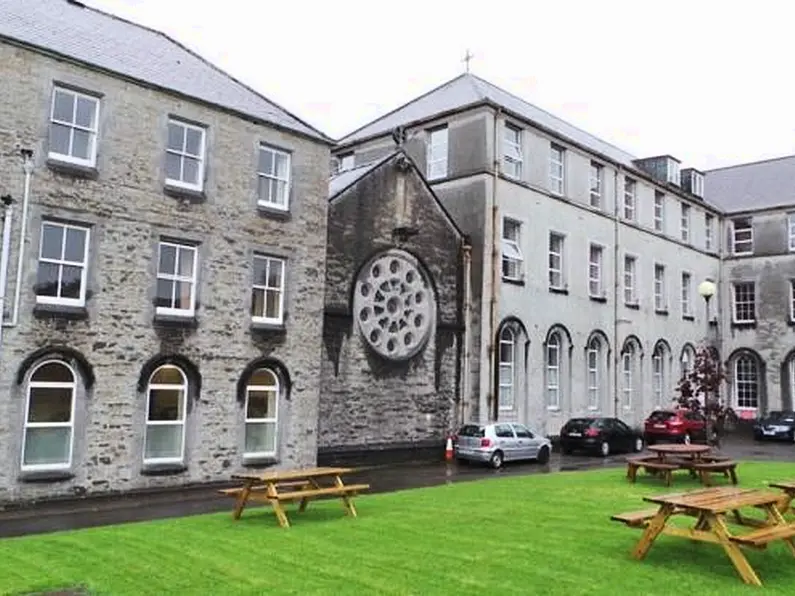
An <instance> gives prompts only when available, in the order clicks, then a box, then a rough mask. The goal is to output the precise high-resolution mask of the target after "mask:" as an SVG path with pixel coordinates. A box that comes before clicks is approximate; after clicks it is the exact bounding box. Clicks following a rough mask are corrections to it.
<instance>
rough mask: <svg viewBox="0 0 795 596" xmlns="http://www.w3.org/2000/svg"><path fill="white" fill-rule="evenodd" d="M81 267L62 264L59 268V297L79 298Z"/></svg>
mask: <svg viewBox="0 0 795 596" xmlns="http://www.w3.org/2000/svg"><path fill="white" fill-rule="evenodd" d="M82 276H83V268H82V267H73V266H71V265H64V266H63V267H62V268H61V297H63V298H80V288H81V286H82V279H83V278H82Z"/></svg>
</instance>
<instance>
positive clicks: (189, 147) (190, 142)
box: [185, 128, 202, 156]
mask: <svg viewBox="0 0 795 596" xmlns="http://www.w3.org/2000/svg"><path fill="white" fill-rule="evenodd" d="M201 145H202V131H200V130H196V129H195V128H188V129H187V143H186V147H185V153H188V154H190V155H196V156H201V149H202V147H201Z"/></svg>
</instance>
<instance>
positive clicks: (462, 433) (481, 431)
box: [458, 424, 486, 437]
mask: <svg viewBox="0 0 795 596" xmlns="http://www.w3.org/2000/svg"><path fill="white" fill-rule="evenodd" d="M485 434H486V429H485V428H483V427H482V426H478V425H476V424H467V425H465V426H462V427H461V429H460V430H459V431H458V436H459V437H483V436H484V435H485Z"/></svg>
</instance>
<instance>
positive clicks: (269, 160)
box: [259, 149, 273, 174]
mask: <svg viewBox="0 0 795 596" xmlns="http://www.w3.org/2000/svg"><path fill="white" fill-rule="evenodd" d="M259 171H260V172H261V173H262V174H270V173H272V172H273V152H272V151H269V150H268V149H260V152H259Z"/></svg>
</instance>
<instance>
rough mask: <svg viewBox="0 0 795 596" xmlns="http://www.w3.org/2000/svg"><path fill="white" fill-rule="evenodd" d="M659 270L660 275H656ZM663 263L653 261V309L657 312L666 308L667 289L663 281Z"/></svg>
mask: <svg viewBox="0 0 795 596" xmlns="http://www.w3.org/2000/svg"><path fill="white" fill-rule="evenodd" d="M659 272H661V273H662V275H658V273H659ZM665 273H666V271H665V265H663V264H662V263H654V310H655V311H657V312H660V311H665V310H667V309H668V300H667V298H668V296H667V294H668V291H667V288H666V283H665Z"/></svg>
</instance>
